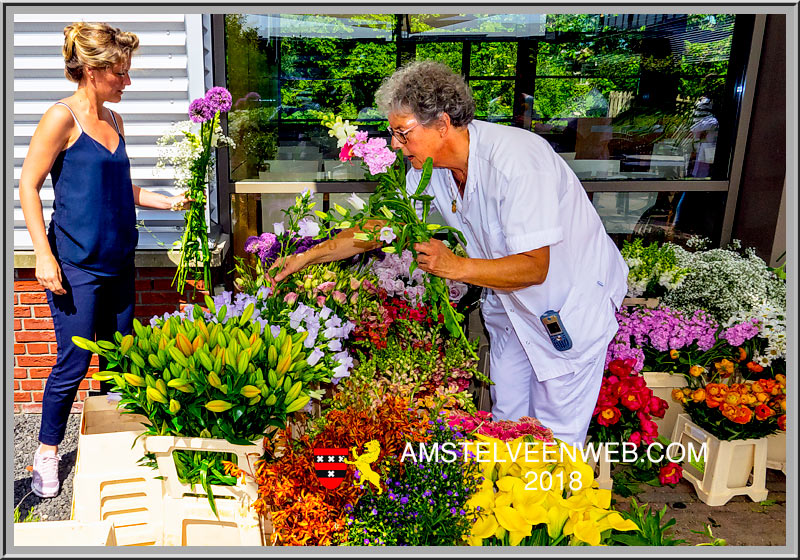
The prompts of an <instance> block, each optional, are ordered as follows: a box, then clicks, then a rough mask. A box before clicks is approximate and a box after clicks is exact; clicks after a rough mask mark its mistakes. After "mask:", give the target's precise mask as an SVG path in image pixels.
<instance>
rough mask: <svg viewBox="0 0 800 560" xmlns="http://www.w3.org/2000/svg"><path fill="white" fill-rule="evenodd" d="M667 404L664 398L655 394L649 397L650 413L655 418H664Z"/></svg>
mask: <svg viewBox="0 0 800 560" xmlns="http://www.w3.org/2000/svg"><path fill="white" fill-rule="evenodd" d="M668 406H669V404H668V403H667V401H665V400H664V399H662V398H659V397H656V396H651V397H650V414H652V415H653V416H655V417H656V418H664V415H665V414H666V413H667V407H668Z"/></svg>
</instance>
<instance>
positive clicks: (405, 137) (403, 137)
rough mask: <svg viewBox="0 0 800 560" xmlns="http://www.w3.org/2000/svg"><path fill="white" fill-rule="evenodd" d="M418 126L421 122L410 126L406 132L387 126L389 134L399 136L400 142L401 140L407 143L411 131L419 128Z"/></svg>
mask: <svg viewBox="0 0 800 560" xmlns="http://www.w3.org/2000/svg"><path fill="white" fill-rule="evenodd" d="M418 126H419V123H417V124H415V125H414V126H412V127H411V128H409V129H408V130H406V131H405V132H400V131H399V130H395V129H393V128H392V127H391V126H390V127H387V129H386V130H388V131H389V134H391V135H392V136H394V137H395V138H397V141H398V142H400V143H401V144H405V143H406V142H408V133H409V132H411V131H412V130H414V129H415V128H417V127H418Z"/></svg>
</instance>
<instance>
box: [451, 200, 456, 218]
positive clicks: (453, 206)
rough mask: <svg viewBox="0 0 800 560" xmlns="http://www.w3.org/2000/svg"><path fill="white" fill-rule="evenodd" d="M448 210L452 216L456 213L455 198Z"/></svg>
mask: <svg viewBox="0 0 800 560" xmlns="http://www.w3.org/2000/svg"><path fill="white" fill-rule="evenodd" d="M450 209H451V210H452V211H453V214H455V213H456V199H455V198H454V199H453V205H452V206H451V207H450Z"/></svg>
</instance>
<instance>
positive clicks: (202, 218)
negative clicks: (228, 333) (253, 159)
mask: <svg viewBox="0 0 800 560" xmlns="http://www.w3.org/2000/svg"><path fill="white" fill-rule="evenodd" d="M230 108H231V94H230V92H228V90H227V89H225V88H223V87H213V88H211V89H209V90H208V91H207V92H206V95H205V97H200V98H197V99H195V100H194V101H192V102H191V103H190V104H189V119H190V121H191V122H192V123H195V124H199V125H200V130H199V131H196V130H192V129H183V130H182V134H183V139H181V140H178V139H177V135H175V134H173V133H170V134H168V135H167V136H165V137H162V139H161V140H159V145H161V146H170V145H171V144H176V143H177V145H178V146H177V150H174V151H172V152H171V153H170V154H169V155H167V156H166V157H164V158H162V162H163V161H165V160H166V161H170V163H172V164H173V165H174V166H175V167H176V169H177V171H178V178H177V180H176V183H177V184H179V185H183V186H186V187H187V190H186V198H187V199H189V200H190V201H191V205H190V207H189V209H188V210H187V211H186V213H185V214H184V220H185V225H184V230H183V235H182V236H181V239H180V240H179V241H176V242H175V245H176V247H177V246H179V247H180V259H179V262H178V269H177V270H176V271H175V277H174V278H173V280H172V283H173V285H174V284H175V283H176V282H177V290H178V291H179V292H183V289H184V287H185V286H186V279H187V277H188V274H189V271H193V276H194V279H195V280H197V279H198V278H200V277H202V279H203V286H204V288H205V289H206V290H208V291H209V293H212V292H213V286H212V285H211V257H210V254H209V248H208V230H207V224H206V200H207V198H206V184H207V183H208V180H209V177H210V172H211V169H212V168H213V165H214V158H213V154H212V148H217V147H219V146H222V145H228V146H232V145H233V142H232V141H231V140H230V138H227V137H224V136H223V135H222V131H221V128H220V126H219V115H220V113H224V112H227V111H228V110H229V109H230ZM162 165H163V163H162ZM194 288H195V290H196V288H197V285H196V284H195V286H194Z"/></svg>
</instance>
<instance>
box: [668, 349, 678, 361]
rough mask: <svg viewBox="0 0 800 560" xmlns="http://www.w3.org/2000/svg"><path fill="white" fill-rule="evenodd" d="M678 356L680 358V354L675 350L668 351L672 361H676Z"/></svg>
mask: <svg viewBox="0 0 800 560" xmlns="http://www.w3.org/2000/svg"><path fill="white" fill-rule="evenodd" d="M678 356H680V354H679V353H678V351H677V350H670V351H669V357H670V358H672V359H673V360H677V359H678Z"/></svg>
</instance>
